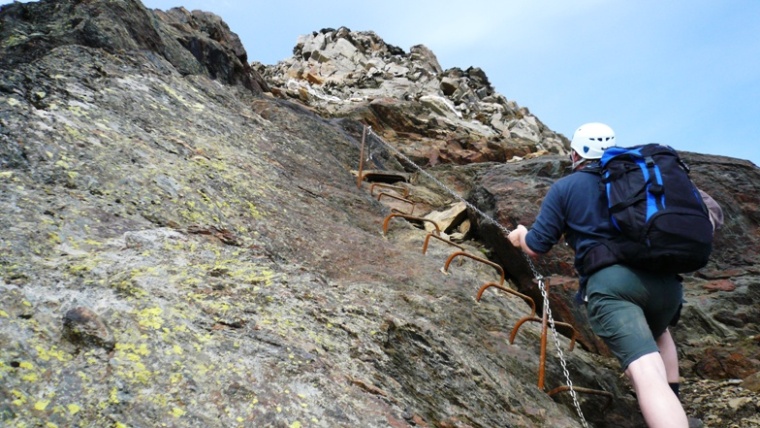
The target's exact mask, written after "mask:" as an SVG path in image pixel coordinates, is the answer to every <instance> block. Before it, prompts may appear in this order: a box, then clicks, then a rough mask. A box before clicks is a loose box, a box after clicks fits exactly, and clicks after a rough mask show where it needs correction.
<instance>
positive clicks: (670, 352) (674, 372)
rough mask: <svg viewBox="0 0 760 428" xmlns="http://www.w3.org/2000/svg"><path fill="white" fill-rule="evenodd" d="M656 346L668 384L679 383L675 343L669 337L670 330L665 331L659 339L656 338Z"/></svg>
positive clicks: (671, 337)
mask: <svg viewBox="0 0 760 428" xmlns="http://www.w3.org/2000/svg"><path fill="white" fill-rule="evenodd" d="M657 346H658V347H659V348H660V356H661V357H662V362H663V363H665V373H666V374H667V378H668V383H678V382H680V379H681V377H680V375H679V374H678V351H677V350H676V343H675V341H674V340H673V336H671V335H670V330H665V333H662V334H661V335H660V337H658V338H657Z"/></svg>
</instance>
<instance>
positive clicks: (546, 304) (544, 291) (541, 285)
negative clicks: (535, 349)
mask: <svg viewBox="0 0 760 428" xmlns="http://www.w3.org/2000/svg"><path fill="white" fill-rule="evenodd" d="M367 135H369V136H372V137H375V138H376V139H377V140H378V141H380V142H381V143H383V145H384V146H385V147H387V148H388V149H390V150H391V151H392V152H393V153H394V154H395V155H396V156H398V157H399V158H401V159H403V160H404V162H406V163H407V164H409V165H410V166H411V167H413V168H415V169H416V170H417V171H418V172H420V173H421V174H423V175H424V176H425V177H427V178H428V179H430V180H431V181H433V182H434V183H435V184H436V185H438V186H439V187H441V188H442V189H444V190H445V191H446V192H447V193H449V194H450V195H451V196H453V197H454V198H456V199H458V200H459V201H460V202H463V203H464V204H465V205H466V206H467V207H468V208H469V209H471V210H473V211H474V212H476V213H477V214H478V215H479V216H480V217H482V218H483V219H484V220H485V221H487V222H489V223H491V224H493V225H494V226H496V227H497V228H499V229H500V230H501V231H502V232H503V233H504V234H506V235H509V233H510V232H511V230H509V229H508V228H507V227H506V226H504V225H503V224H501V223H499V222H497V221H496V220H494V219H493V218H491V217H490V216H489V215H488V214H486V213H485V212H483V211H481V210H480V209H479V208H478V207H476V206H475V205H473V204H472V203H470V202H469V201H467V200H465V199H464V198H462V197H461V196H459V195H458V194H456V192H454V191H453V190H451V189H449V188H448V187H447V186H446V185H445V184H443V183H442V182H441V181H440V180H438V179H437V178H435V177H433V176H432V175H431V174H430V173H428V172H427V171H425V170H423V169H422V168H421V167H420V166H419V165H417V164H415V163H414V162H412V160H411V159H409V158H408V157H406V156H405V155H404V154H403V153H401V152H400V151H399V150H397V149H396V148H395V147H393V146H391V145H390V144H388V142H386V141H385V140H383V139H382V137H380V136H379V135H377V134H375V133H374V132H373V131H372V127H371V126H369V127H367ZM523 256H524V257H525V260H526V261H527V262H528V266H530V270H531V272H532V273H533V276H534V277H535V278H536V280H537V281H538V288H539V290H540V291H541V297H542V298H543V300H544V312H545V313H546V316H547V318H548V320H549V326H550V327H551V331H552V338H553V339H554V345H555V347H556V348H557V356H558V357H559V360H560V363H561V365H562V372H563V374H564V375H565V379H566V381H567V387H568V389H569V391H570V396H571V397H572V399H573V405H574V406H575V411H576V412H577V413H578V417H580V420H581V425H582V426H583V427H584V428H588V423H587V422H586V418H585V417H584V416H583V411H582V410H581V405H580V403H579V401H578V393H577V392H576V391H575V389H574V388H573V381H572V380H571V379H570V372H569V371H568V369H567V361H566V360H565V354H564V352H562V345H561V344H560V341H559V333H558V332H557V328H556V324H555V323H554V317H553V316H552V311H551V308H550V307H549V293H548V291H547V289H546V286H545V284H544V277H543V275H541V274H540V273H539V272H538V269H537V268H536V265H535V264H534V263H533V260H532V259H531V258H530V257H529V256H528V255H527V254H525V253H523Z"/></svg>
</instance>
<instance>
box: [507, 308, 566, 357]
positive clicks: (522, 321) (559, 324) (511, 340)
mask: <svg viewBox="0 0 760 428" xmlns="http://www.w3.org/2000/svg"><path fill="white" fill-rule="evenodd" d="M527 321H534V322H543V319H542V318H539V317H536V316H534V317H530V318H528V317H523V318H521V319H520V320H519V321H518V322H517V323H515V326H514V327H512V331H511V332H510V334H509V344H510V345H511V344H513V343H514V342H515V338H516V337H517V330H519V329H520V327H521V326H522V325H523V324H525V322H527ZM554 325H555V326H557V327H565V328H568V329H570V330H571V331H572V337H571V338H570V344H569V345H568V346H567V350H568V351H572V350H573V349H574V348H575V341H576V340H578V331H576V330H575V327H573V325H572V324H568V323H566V322H562V321H554Z"/></svg>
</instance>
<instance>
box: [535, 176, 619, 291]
mask: <svg viewBox="0 0 760 428" xmlns="http://www.w3.org/2000/svg"><path fill="white" fill-rule="evenodd" d="M588 168H589V169H593V168H594V164H591V165H590V166H589V167H588ZM593 171H594V172H593V173H589V172H584V171H576V172H573V173H572V174H570V175H568V176H565V177H563V178H561V179H559V180H557V181H556V182H555V183H554V184H553V185H552V186H551V187H550V188H549V192H548V193H547V194H546V197H545V198H544V201H543V203H542V204H541V209H540V211H539V213H538V217H537V218H536V221H535V223H533V226H531V228H530V230H529V231H528V234H527V235H526V237H525V243H526V244H527V245H528V247H529V248H530V249H531V250H533V251H534V252H536V253H546V252H547V251H549V250H550V249H551V248H552V247H553V246H554V245H555V244H556V243H557V242H558V241H559V240H560V238H561V237H562V235H563V234H564V235H565V241H567V243H568V244H570V246H571V247H572V248H573V250H574V251H575V269H576V270H577V271H578V272H579V273H580V272H581V271H582V266H583V258H584V257H585V256H586V253H587V252H588V250H589V249H591V248H593V247H594V246H596V245H598V244H599V243H600V241H604V240H605V239H609V238H612V237H614V236H615V235H617V232H616V230H615V229H614V227H613V226H612V223H611V222H610V219H609V210H608V209H607V205H606V201H605V198H604V195H603V194H602V191H603V189H602V187H601V186H600V184H599V180H600V176H599V174H598V172H596V171H598V170H593ZM581 282H583V278H582V279H581Z"/></svg>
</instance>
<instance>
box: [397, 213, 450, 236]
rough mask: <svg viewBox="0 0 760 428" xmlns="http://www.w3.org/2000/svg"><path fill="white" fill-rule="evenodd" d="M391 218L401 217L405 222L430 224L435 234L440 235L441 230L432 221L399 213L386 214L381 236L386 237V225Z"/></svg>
mask: <svg viewBox="0 0 760 428" xmlns="http://www.w3.org/2000/svg"><path fill="white" fill-rule="evenodd" d="M393 217H402V218H405V219H407V220H413V221H419V222H423V223H424V222H428V223H431V224H432V225H433V227H435V231H436V232H438V233H441V228H440V226H438V223H436V222H435V221H433V220H431V219H429V218H422V217H415V216H413V215H409V214H404V213H401V212H392V213H390V214H388V216H387V217H385V220H383V235H386V234H387V233H388V225H389V224H390V222H391V219H392V218H393Z"/></svg>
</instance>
